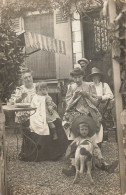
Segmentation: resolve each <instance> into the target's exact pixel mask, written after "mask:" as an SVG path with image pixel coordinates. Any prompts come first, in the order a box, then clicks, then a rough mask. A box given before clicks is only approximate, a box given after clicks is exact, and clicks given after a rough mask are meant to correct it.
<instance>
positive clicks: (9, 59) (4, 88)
mask: <svg viewBox="0 0 126 195" xmlns="http://www.w3.org/2000/svg"><path fill="white" fill-rule="evenodd" d="M0 43H1V45H0V90H1V92H2V97H1V98H2V100H5V98H8V97H9V95H10V94H11V93H12V91H13V89H14V86H15V85H17V82H18V79H19V77H20V75H19V74H20V67H21V66H22V63H23V60H24V54H23V53H22V49H23V47H22V46H21V44H20V39H18V37H17V36H16V33H15V32H14V31H13V30H12V28H11V25H10V24H9V23H7V22H6V23H1V24H0Z"/></svg>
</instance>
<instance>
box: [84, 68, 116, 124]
mask: <svg viewBox="0 0 126 195" xmlns="http://www.w3.org/2000/svg"><path fill="white" fill-rule="evenodd" d="M87 79H88V80H90V81H93V82H92V84H91V85H90V89H91V92H92V94H93V97H94V98H96V100H97V108H98V109H99V111H100V113H101V114H102V115H103V113H104V109H105V107H106V104H107V102H108V100H110V102H109V104H108V108H110V109H111V110H112V115H113V116H112V117H113V118H112V119H113V124H114V126H115V127H116V122H115V121H116V117H115V109H114V98H113V97H114V96H113V93H112V91H111V89H110V87H109V85H108V84H107V83H105V82H104V81H103V79H104V75H103V73H102V72H101V71H100V70H99V69H98V68H96V67H93V68H92V69H91V74H89V75H88V77H87ZM114 126H113V127H114Z"/></svg>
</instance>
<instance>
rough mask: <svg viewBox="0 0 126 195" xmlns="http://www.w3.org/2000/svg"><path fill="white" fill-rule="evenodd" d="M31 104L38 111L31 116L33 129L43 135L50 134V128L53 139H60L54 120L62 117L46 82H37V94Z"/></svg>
mask: <svg viewBox="0 0 126 195" xmlns="http://www.w3.org/2000/svg"><path fill="white" fill-rule="evenodd" d="M31 106H32V107H36V108H37V110H36V113H35V114H33V115H32V116H31V117H30V128H31V130H32V131H34V132H36V133H38V134H41V135H49V128H50V133H51V135H52V137H53V139H54V140H56V139H58V136H57V133H56V128H55V124H54V123H53V122H54V121H55V120H56V119H57V118H60V117H59V115H58V113H57V111H56V110H55V109H56V104H55V103H54V102H53V101H52V98H51V97H50V96H49V95H48V91H47V84H46V83H44V82H39V83H37V84H36V95H35V96H34V97H33V100H32V103H31ZM48 126H49V128H48Z"/></svg>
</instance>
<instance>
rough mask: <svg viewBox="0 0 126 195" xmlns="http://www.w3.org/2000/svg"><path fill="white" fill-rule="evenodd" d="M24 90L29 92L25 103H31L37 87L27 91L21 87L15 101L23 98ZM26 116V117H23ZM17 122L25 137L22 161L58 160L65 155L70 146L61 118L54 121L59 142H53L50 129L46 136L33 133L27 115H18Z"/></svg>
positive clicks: (20, 157) (20, 156)
mask: <svg viewBox="0 0 126 195" xmlns="http://www.w3.org/2000/svg"><path fill="white" fill-rule="evenodd" d="M24 90H25V92H26V91H27V93H28V96H27V97H26V98H25V99H24V101H23V102H25V103H31V101H32V99H33V96H34V95H35V85H34V86H33V88H32V89H27V88H26V87H24V86H21V87H20V88H19V89H18V90H17V91H16V94H15V100H16V98H19V96H21V94H22V93H23V92H24ZM29 91H30V93H29ZM30 94H31V95H30ZM24 115H25V117H22V116H24ZM16 122H18V123H21V126H22V135H23V141H22V146H21V152H20V154H19V159H20V160H23V161H26V162H28V161H44V160H58V159H59V158H60V157H61V156H62V155H63V154H64V153H65V151H66V148H67V146H68V140H67V137H66V134H65V132H64V129H63V127H62V123H61V120H60V119H59V118H57V119H56V120H55V121H54V124H55V126H56V131H57V135H58V139H57V140H53V136H52V134H51V131H50V129H48V128H47V129H48V133H45V135H39V134H38V133H36V132H31V129H30V120H29V116H27V115H26V113H23V112H20V113H18V114H17V115H16Z"/></svg>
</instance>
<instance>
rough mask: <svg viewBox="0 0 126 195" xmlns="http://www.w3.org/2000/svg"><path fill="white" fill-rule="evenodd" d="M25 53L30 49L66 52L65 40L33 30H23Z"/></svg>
mask: <svg viewBox="0 0 126 195" xmlns="http://www.w3.org/2000/svg"><path fill="white" fill-rule="evenodd" d="M24 36H25V44H26V53H27V54H28V53H29V52H30V51H31V49H33V51H34V50H44V51H49V52H54V53H61V54H64V55H65V54H66V48H65V42H64V41H61V40H57V39H54V38H51V37H48V36H44V35H42V34H38V33H35V32H25V33H24Z"/></svg>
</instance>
